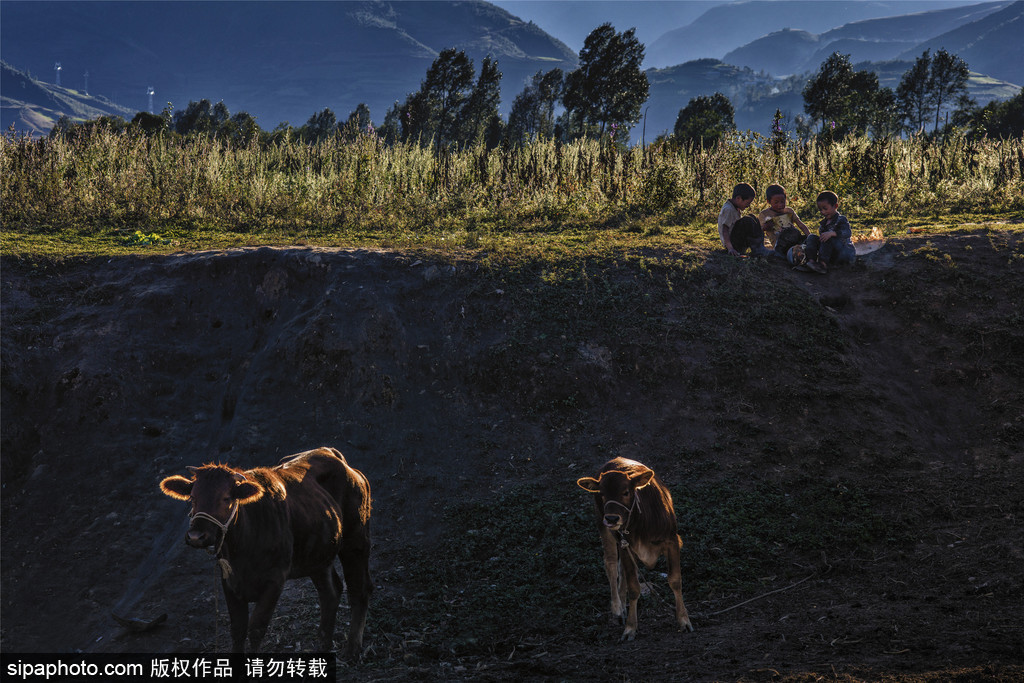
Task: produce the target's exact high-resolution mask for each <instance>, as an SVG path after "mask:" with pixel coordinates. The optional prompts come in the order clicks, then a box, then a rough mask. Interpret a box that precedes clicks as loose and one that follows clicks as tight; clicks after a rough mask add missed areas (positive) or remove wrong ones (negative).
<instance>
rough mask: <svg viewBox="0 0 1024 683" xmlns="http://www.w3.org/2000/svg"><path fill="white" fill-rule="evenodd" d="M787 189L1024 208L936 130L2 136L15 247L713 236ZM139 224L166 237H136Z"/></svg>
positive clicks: (1010, 179)
mask: <svg viewBox="0 0 1024 683" xmlns="http://www.w3.org/2000/svg"><path fill="white" fill-rule="evenodd" d="M738 182H750V183H752V184H753V185H754V186H755V188H757V190H758V192H759V199H758V201H757V202H755V205H754V206H753V207H752V210H757V209H758V208H759V206H760V193H761V192H763V190H764V188H765V187H766V186H767V185H768V184H769V183H781V184H783V185H784V186H786V188H787V190H788V191H789V197H790V204H791V205H792V206H793V207H794V208H795V209H796V210H797V212H798V213H799V214H800V215H801V216H803V217H804V218H805V220H806V221H807V222H808V223H810V222H812V221H814V220H815V219H816V216H817V211H816V207H815V205H814V199H815V197H816V196H817V193H818V192H819V191H821V190H823V189H832V190H834V191H836V192H837V193H838V194H839V196H840V198H841V210H842V211H844V212H845V213H846V214H847V215H848V216H850V218H851V220H852V221H853V223H854V225H855V227H861V226H863V227H865V228H870V227H874V226H876V225H878V226H881V227H882V228H883V229H884V230H886V232H887V234H895V233H897V232H898V231H899V230H900V229H903V230H905V229H906V226H908V225H909V224H912V223H918V224H926V225H929V227H932V228H939V229H941V227H942V226H943V225H947V224H956V223H959V222H964V220H965V219H966V220H980V219H984V220H992V219H993V217H1000V216H1002V217H1006V218H1007V219H1009V220H1014V219H1016V220H1019V219H1020V217H1021V215H1022V210H1024V143H1022V142H1021V141H1020V140H1010V141H992V140H982V141H979V142H970V141H967V140H965V139H963V138H953V139H951V140H949V141H947V142H944V143H933V142H930V141H928V140H926V139H923V138H922V139H912V140H894V141H872V140H869V139H866V138H854V139H851V140H848V141H845V142H842V143H836V144H830V145H825V144H817V143H814V142H811V143H807V144H802V143H796V142H791V143H789V144H788V145H785V146H783V147H781V148H779V149H778V150H777V151H776V150H775V149H773V148H772V147H771V145H769V144H765V141H764V140H763V139H761V138H759V137H757V136H753V137H745V136H740V137H737V138H735V139H733V140H729V141H726V142H723V143H722V144H721V145H720V146H718V147H717V148H714V149H710V150H704V149H701V148H699V147H694V148H686V147H682V148H680V147H677V146H674V145H671V144H660V143H659V144H652V145H649V146H648V147H647V148H645V149H641V148H628V149H627V148H622V147H616V146H612V145H609V144H607V143H605V144H600V143H598V142H595V141H578V142H573V143H568V144H562V143H559V142H555V141H549V140H542V141H536V142H534V143H532V144H530V145H527V146H526V147H523V148H501V147H499V148H496V149H493V150H487V149H485V148H483V147H475V148H472V149H468V150H465V151H462V152H458V153H451V154H442V155H436V154H433V153H432V152H431V151H429V150H426V149H423V148H421V147H419V146H416V145H397V146H387V145H385V144H383V143H382V142H381V141H380V140H379V139H377V138H375V137H372V136H363V137H360V138H359V139H357V140H355V141H346V140H344V139H342V138H337V139H333V140H327V141H324V142H321V143H317V144H315V145H310V144H305V143H301V142H297V141H284V142H279V143H274V144H269V145H264V146H261V145H259V144H257V143H253V144H251V145H249V146H233V145H231V144H228V143H224V142H221V141H217V140H211V139H208V138H204V137H195V138H184V139H182V138H177V137H168V138H163V137H152V138H150V137H146V136H144V135H142V134H139V133H132V132H126V133H115V132H111V131H109V130H104V129H102V128H97V129H95V130H94V131H92V132H90V133H87V134H81V135H77V136H67V137H60V136H58V137H54V138H48V139H43V140H36V139H30V138H27V137H18V136H12V135H5V136H3V137H2V138H0V218H2V223H3V233H4V234H3V242H2V249H3V251H4V253H18V252H42V253H46V254H55V255H56V254H61V255H69V254H89V253H110V254H117V253H137V252H140V251H142V252H145V253H161V252H165V251H167V252H169V251H175V250H182V249H204V248H223V247H232V246H246V245H255V244H260V245H264V244H268V245H283V244H308V245H319V246H347V247H369V248H373V247H379V248H396V247H397V248H425V249H430V250H437V251H440V252H442V253H445V252H451V251H458V250H470V251H481V250H494V249H503V248H506V249H507V248H508V247H509V246H510V245H516V248H519V247H520V246H521V245H523V244H525V243H526V242H531V243H533V244H538V245H554V244H564V245H575V246H576V247H579V246H580V245H584V244H587V243H588V241H590V243H598V244H604V245H613V246H618V247H623V248H628V247H630V246H637V245H646V246H656V245H659V244H669V243H675V244H679V243H685V244H687V245H690V246H692V247H693V248H697V249H710V248H714V247H715V246H716V244H717V239H718V238H717V234H716V230H715V219H716V217H717V214H718V211H719V209H720V208H721V205H722V203H723V202H724V201H725V199H727V198H728V197H729V195H730V194H731V190H732V187H733V185H735V184H736V183H738ZM136 231H140V232H142V233H143V234H146V235H158V236H159V237H160V238H161V239H160V240H156V241H148V242H147V241H145V240H139V241H136V242H134V243H133V242H132V240H131V235H133V234H134V233H135V232H136Z"/></svg>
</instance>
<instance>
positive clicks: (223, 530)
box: [188, 500, 238, 555]
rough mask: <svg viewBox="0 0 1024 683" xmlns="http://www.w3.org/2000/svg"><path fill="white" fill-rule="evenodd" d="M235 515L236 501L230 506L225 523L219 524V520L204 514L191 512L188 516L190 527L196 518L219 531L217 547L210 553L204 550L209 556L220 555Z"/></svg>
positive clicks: (208, 550) (236, 509) (236, 513)
mask: <svg viewBox="0 0 1024 683" xmlns="http://www.w3.org/2000/svg"><path fill="white" fill-rule="evenodd" d="M236 515H238V501H237V500H236V501H235V502H234V503H233V504H232V506H231V514H230V515H228V521H226V522H221V521H220V520H219V519H217V518H216V517H214V516H213V515H208V514H206V513H205V512H193V513H191V514H190V515H189V516H188V520H189V524H190V525H191V523H192V521H193V520H195V519H196V518H197V517H198V518H199V519H205V520H207V521H209V522H213V524H214V525H216V527H217V528H218V529H220V541H218V542H217V547H216V548H214V549H213V550H212V551H211V550H210V549H209V548H207V549H206V552H208V553H210V554H211V555H219V554H220V549H221V548H222V547H224V539H226V538H227V537H228V527H230V526H231V523H232V522H233V521H235V516H236Z"/></svg>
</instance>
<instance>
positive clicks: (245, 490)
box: [231, 479, 263, 505]
mask: <svg viewBox="0 0 1024 683" xmlns="http://www.w3.org/2000/svg"><path fill="white" fill-rule="evenodd" d="M231 497H232V498H234V499H235V500H236V501H238V504H239V505H245V504H246V503H255V502H256V501H257V500H259V499H260V498H262V497H263V487H262V486H260V485H259V484H257V483H256V482H254V481H249V480H248V479H243V480H242V481H240V482H238V483H237V484H235V488H234V490H233V491H232V492H231Z"/></svg>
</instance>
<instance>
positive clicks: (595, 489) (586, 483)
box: [576, 477, 601, 493]
mask: <svg viewBox="0 0 1024 683" xmlns="http://www.w3.org/2000/svg"><path fill="white" fill-rule="evenodd" d="M576 484H577V485H578V486H579V487H580V488H581V489H583V490H584V491H587V492H589V493H601V488H600V482H598V481H597V479H594V478H593V477H580V478H579V479H577V480H576Z"/></svg>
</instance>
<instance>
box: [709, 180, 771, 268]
mask: <svg viewBox="0 0 1024 683" xmlns="http://www.w3.org/2000/svg"><path fill="white" fill-rule="evenodd" d="M753 201H754V188H752V187H751V186H750V185H748V184H747V183H740V184H739V185H737V186H736V187H734V188H733V190H732V198H731V199H728V200H726V202H725V204H724V205H723V206H722V211H721V212H720V213H719V214H718V236H719V237H720V238H721V239H722V246H723V247H725V250H726V251H727V252H729V253H730V254H732V255H733V256H742V255H743V253H744V252H746V251H747V249H749V250H750V252H751V254H753V255H754V256H766V255H767V253H768V250H767V249H766V248H765V246H764V230H762V229H761V224H760V223H759V222H758V221H757V220H756V219H755V218H754V217H753V216H744V215H743V210H744V209H746V208H748V207H749V206H750V204H751V203H752V202H753Z"/></svg>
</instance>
